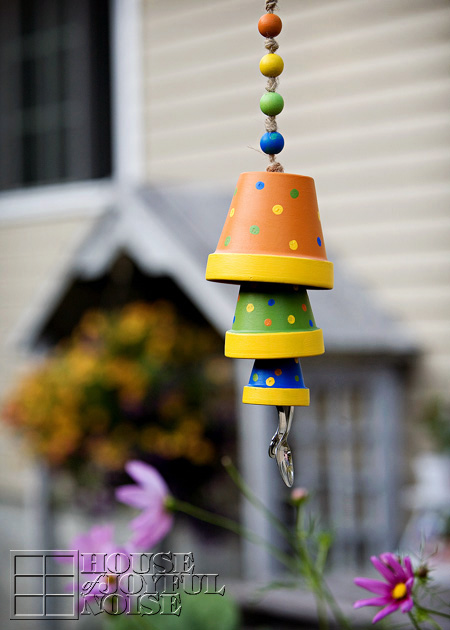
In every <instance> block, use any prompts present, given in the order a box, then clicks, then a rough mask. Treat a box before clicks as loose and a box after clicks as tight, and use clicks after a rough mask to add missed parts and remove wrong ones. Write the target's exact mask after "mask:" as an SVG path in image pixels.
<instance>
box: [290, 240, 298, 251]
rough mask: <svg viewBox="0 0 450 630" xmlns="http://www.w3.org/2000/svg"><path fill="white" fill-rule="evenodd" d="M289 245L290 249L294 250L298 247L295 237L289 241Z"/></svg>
mask: <svg viewBox="0 0 450 630" xmlns="http://www.w3.org/2000/svg"><path fill="white" fill-rule="evenodd" d="M289 247H290V248H291V249H292V250H294V251H295V250H296V249H298V243H297V241H296V240H295V239H294V240H292V241H289Z"/></svg>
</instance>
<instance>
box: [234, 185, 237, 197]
mask: <svg viewBox="0 0 450 630" xmlns="http://www.w3.org/2000/svg"><path fill="white" fill-rule="evenodd" d="M236 193H237V186H236V188H235V189H234V194H236ZM233 196H234V195H233Z"/></svg>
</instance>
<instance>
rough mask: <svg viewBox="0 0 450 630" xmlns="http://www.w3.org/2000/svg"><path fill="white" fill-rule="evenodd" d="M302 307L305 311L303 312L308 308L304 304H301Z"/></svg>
mask: <svg viewBox="0 0 450 630" xmlns="http://www.w3.org/2000/svg"><path fill="white" fill-rule="evenodd" d="M302 309H303V310H304V311H305V313H306V311H307V310H308V307H307V306H306V304H302Z"/></svg>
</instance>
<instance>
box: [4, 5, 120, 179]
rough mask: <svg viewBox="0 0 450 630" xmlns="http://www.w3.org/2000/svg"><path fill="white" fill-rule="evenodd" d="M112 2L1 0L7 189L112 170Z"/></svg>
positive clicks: (100, 175) (102, 174) (102, 173)
mask: <svg viewBox="0 0 450 630" xmlns="http://www.w3.org/2000/svg"><path fill="white" fill-rule="evenodd" d="M109 57H110V53H109V7H108V0H39V1H36V0H15V1H11V0H0V82H1V83H0V84H1V86H2V89H1V90H0V188H1V189H9V188H19V187H24V186H31V185H39V184H50V183H56V182H65V181H74V180H81V179H91V178H98V177H105V176H107V175H109V174H110V172H111V132H110V76H109V75H110V71H109V63H110V60H109Z"/></svg>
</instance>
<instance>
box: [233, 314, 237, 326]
mask: <svg viewBox="0 0 450 630" xmlns="http://www.w3.org/2000/svg"><path fill="white" fill-rule="evenodd" d="M235 321H236V315H235V316H234V317H233V324H234V322H235Z"/></svg>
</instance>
